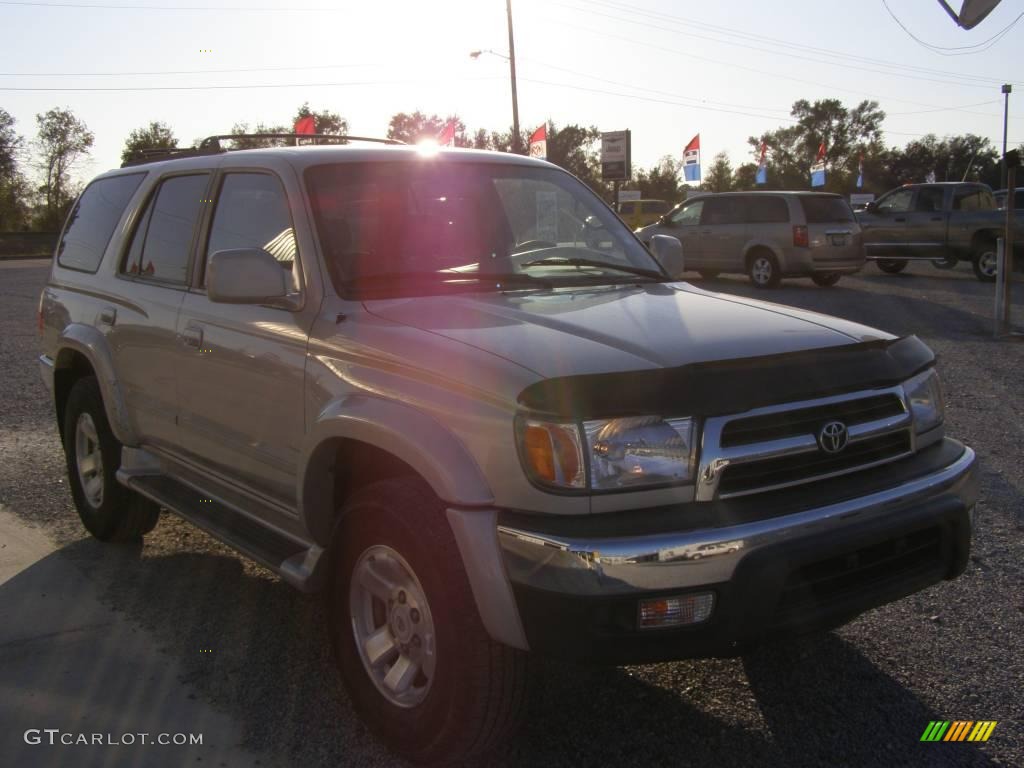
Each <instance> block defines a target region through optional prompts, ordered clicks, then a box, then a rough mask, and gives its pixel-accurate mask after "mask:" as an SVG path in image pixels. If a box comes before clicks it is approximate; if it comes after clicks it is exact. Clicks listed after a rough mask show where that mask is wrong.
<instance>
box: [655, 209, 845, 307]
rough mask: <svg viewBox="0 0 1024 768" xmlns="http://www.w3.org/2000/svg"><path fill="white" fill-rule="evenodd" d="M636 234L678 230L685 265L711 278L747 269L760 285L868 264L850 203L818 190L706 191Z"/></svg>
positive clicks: (822, 276) (834, 279)
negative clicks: (718, 192) (785, 278)
mask: <svg viewBox="0 0 1024 768" xmlns="http://www.w3.org/2000/svg"><path fill="white" fill-rule="evenodd" d="M636 235H637V237H639V238H640V239H641V241H643V242H644V243H649V242H650V241H651V238H652V237H654V236H655V235H672V236H674V237H678V238H679V239H680V240H681V241H682V243H683V253H684V255H685V258H686V268H687V269H688V270H696V271H698V272H700V274H701V275H702V276H703V277H706V278H712V277H716V276H718V275H719V274H721V273H723V272H738V273H741V274H747V275H749V277H750V281H751V282H752V283H753V284H754V285H755V286H757V287H758V288H774V287H775V286H777V285H778V284H779V281H780V280H781V279H782V278H783V277H810V278H811V279H812V280H813V281H814V282H815V283H817V284H818V285H821V286H831V285H835V284H836V283H838V282H839V278H840V277H841V276H842V275H844V274H849V273H851V272H856V271H857V270H859V269H861V268H862V267H863V266H864V246H863V243H862V241H861V232H860V227H859V226H858V225H857V220H856V218H855V217H854V215H853V211H852V209H851V208H850V205H849V203H847V202H846V200H844V199H843V198H842V197H840V196H839V195H832V194H823V193H819V192H725V193H721V194H708V195H702V196H700V197H698V198H695V199H691V200H687V201H685V202H683V203H681V204H680V205H678V206H676V208H674V209H673V210H672V211H670V212H669V213H668V214H666V215H665V216H664V217H663V218H662V219H661V220H660V221H659V222H657V223H656V224H651V225H650V226H647V227H643V228H642V229H639V230H637V232H636Z"/></svg>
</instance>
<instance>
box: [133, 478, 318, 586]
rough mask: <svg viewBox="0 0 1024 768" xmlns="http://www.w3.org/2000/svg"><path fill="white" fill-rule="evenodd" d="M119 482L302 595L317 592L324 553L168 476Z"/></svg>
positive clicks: (314, 546)
mask: <svg viewBox="0 0 1024 768" xmlns="http://www.w3.org/2000/svg"><path fill="white" fill-rule="evenodd" d="M117 479H118V480H119V481H120V482H121V483H123V484H124V485H126V486H127V487H129V488H131V489H132V490H133V491H136V492H137V493H140V494H142V495H143V496H145V497H146V498H149V499H152V500H153V501H155V502H156V503H157V504H159V505H160V506H161V507H164V508H166V509H168V510H170V511H171V512H174V513H175V514H176V515H178V516H180V517H182V518H184V519H185V520H188V521H189V522H190V523H193V524H195V525H197V526H198V527H200V528H202V529H203V530H204V531H206V532H207V533H209V534H210V535H211V536H213V537H214V538H215V539H219V540H220V541H223V542H224V543H225V544H227V545H228V546H230V547H232V548H233V549H236V550H238V551H239V552H241V553H242V554H243V555H245V556H247V557H250V558H252V559H253V560H255V561H256V562H258V563H260V564H261V565H264V566H266V567H267V568H269V569H270V570H272V571H274V572H275V573H277V574H278V575H279V576H280V577H281V578H282V579H284V581H286V582H288V583H289V584H291V585H292V586H293V587H295V588H297V589H299V590H300V591H302V592H314V591H316V590H317V589H318V587H319V586H320V585H319V578H317V574H318V570H319V569H317V564H318V563H319V561H320V559H321V555H322V554H323V549H322V548H320V547H318V546H316V545H315V544H314V545H310V544H308V543H305V542H301V541H298V540H297V539H293V538H292V537H290V536H287V535H285V534H283V533H281V532H279V531H277V530H274V529H272V528H268V527H267V526H265V525H261V524H260V523H259V522H258V521H256V520H254V519H253V518H251V517H249V516H248V515H246V514H244V513H242V512H240V511H239V510H237V509H235V508H234V507H232V506H229V505H228V504H226V503H224V502H223V501H222V500H220V499H216V498H213V497H210V496H207V495H205V494H203V493H201V492H200V491H197V490H195V489H194V488H192V487H191V486H189V485H186V484H185V483H182V482H179V481H178V480H175V479H174V478H172V477H168V476H167V475H163V474H139V473H136V472H133V471H131V470H128V471H124V470H122V471H119V472H118V477H117Z"/></svg>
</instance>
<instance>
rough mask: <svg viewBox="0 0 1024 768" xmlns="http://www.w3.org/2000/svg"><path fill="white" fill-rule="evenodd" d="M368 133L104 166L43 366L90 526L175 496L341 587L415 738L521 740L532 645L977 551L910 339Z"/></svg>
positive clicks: (746, 622)
mask: <svg viewBox="0 0 1024 768" xmlns="http://www.w3.org/2000/svg"><path fill="white" fill-rule="evenodd" d="M350 142H352V143H350V144H348V145H346V146H334V147H327V146H305V147H287V148H278V149H252V150H240V151H231V152H226V151H223V150H221V149H220V145H219V141H218V140H217V139H214V140H207V142H205V143H204V145H203V146H202V147H200V148H199V149H196V150H185V151H175V152H173V153H171V154H169V155H165V156H164V157H163V158H162V159H161V158H160V157H159V156H153V155H150V156H149V158H148V161H147V162H141V163H138V164H135V165H130V166H129V167H125V168H121V169H119V170H115V171H111V172H109V173H106V174H103V175H101V176H100V177H98V178H97V179H95V180H94V181H92V182H91V183H90V184H89V185H88V186H87V187H86V189H85V190H84V192H83V193H82V195H81V197H80V198H79V200H78V202H77V204H76V205H75V207H74V209H73V211H72V212H71V214H70V216H69V218H68V221H67V223H66V225H65V228H64V232H63V234H62V236H61V240H60V243H59V245H58V248H57V252H56V256H55V258H54V263H53V269H52V273H51V275H50V278H49V281H48V282H47V284H46V286H45V288H44V289H43V292H42V297H41V300H40V306H39V330H40V336H41V355H40V357H39V364H40V369H41V372H42V375H43V379H44V381H45V382H46V384H47V386H48V387H49V389H50V391H51V392H52V395H53V403H54V416H55V421H56V425H57V428H58V429H59V432H60V436H61V439H62V441H63V446H64V451H65V453H66V457H67V470H68V477H69V483H68V485H69V488H70V491H71V495H72V498H73V499H74V503H75V505H76V507H77V510H78V514H79V515H80V517H81V520H82V522H83V524H84V526H85V528H86V529H88V531H90V532H91V533H92V534H93V535H94V536H96V537H97V538H99V539H101V540H105V541H114V540H126V539H139V538H141V537H142V536H144V535H145V534H146V533H147V532H148V531H149V530H151V529H152V528H153V526H154V525H156V524H157V522H158V518H159V513H160V510H161V509H164V510H167V511H170V512H173V513H175V514H177V515H179V516H181V517H183V518H185V519H187V520H189V521H191V522H193V523H194V524H195V525H197V526H199V527H201V528H203V529H204V530H206V531H207V532H209V533H210V534H211V535H212V536H214V537H216V538H217V539H219V540H221V541H223V542H226V543H227V544H228V545H229V546H231V547H234V548H235V549H236V550H238V551H239V552H241V553H243V554H244V555H246V556H247V557H250V558H253V559H254V560H256V561H257V562H259V563H262V564H263V565H264V566H266V567H267V568H268V569H270V570H271V571H273V572H274V573H276V574H278V575H279V576H280V577H281V578H282V579H283V580H284V581H285V582H287V583H288V584H291V585H293V586H294V587H296V588H297V589H299V590H303V591H309V592H312V591H319V592H321V593H322V594H323V595H324V606H325V613H326V616H327V626H328V630H329V635H330V640H331V644H332V647H333V651H334V658H335V663H336V665H337V668H338V670H339V672H340V675H341V679H342V680H343V681H344V683H345V685H346V687H347V689H348V691H349V695H350V696H351V699H352V701H353V703H354V706H355V708H356V709H357V710H358V712H360V714H361V715H362V716H363V717H364V718H365V719H366V721H367V722H368V723H369V724H370V726H371V727H372V728H373V730H374V732H375V733H376V734H378V736H379V737H380V738H381V739H382V740H383V741H384V742H385V743H386V744H387V745H389V747H390V748H391V749H393V750H394V751H396V752H397V753H399V754H400V755H402V756H404V757H406V758H409V759H411V760H413V761H416V762H418V763H427V764H437V763H456V764H460V762H461V761H463V760H464V759H465V758H466V757H467V756H469V755H474V754H479V753H482V752H484V751H485V750H487V749H489V748H493V747H494V746H495V745H496V744H499V743H501V741H502V739H504V738H507V737H508V736H509V734H510V733H511V729H512V727H513V726H514V725H515V724H516V722H517V719H518V718H519V716H520V715H521V714H522V712H523V709H524V708H523V704H524V701H525V695H524V691H525V685H526V682H527V680H528V679H530V677H529V676H528V674H527V670H528V665H529V662H530V658H531V655H533V654H546V655H550V656H553V657H557V658H562V659H569V660H571V661H574V662H581V661H592V662H601V663H606V664H623V663H639V662H653V661H660V660H667V659H679V658H684V657H693V656H722V655H737V654H741V653H744V652H745V651H746V650H747V649H749V648H751V647H752V646H753V645H755V644H756V643H758V642H761V641H762V640H764V639H765V638H769V637H783V638H784V637H788V636H792V635H794V634H796V633H802V632H809V631H820V630H824V629H827V628H830V627H835V626H838V625H840V624H842V623H844V622H847V621H849V620H851V619H852V618H854V617H856V616H857V615H858V614H860V613H862V612H863V611H866V610H869V609H871V608H874V607H877V606H880V605H883V604H885V603H888V602H890V601H893V600H897V599H899V598H902V597H905V596H906V595H909V594H911V593H913V592H916V591H918V590H921V589H924V588H926V587H929V586H931V585H935V584H940V583H941V582H942V581H943V580H945V579H952V578H955V577H956V576H958V575H959V574H960V573H962V572H963V571H964V569H965V567H966V565H967V561H968V556H969V552H970V547H971V536H972V528H973V524H974V507H975V501H976V499H977V492H978V491H977V483H978V477H977V471H976V465H975V457H974V453H973V451H971V449H970V448H968V447H966V446H964V445H963V444H961V443H959V442H957V441H956V440H954V439H952V438H950V437H947V436H946V435H945V433H944V430H945V427H944V416H943V402H942V391H941V388H940V386H939V378H938V374H937V372H936V367H935V358H934V356H933V354H932V352H931V351H930V350H929V349H928V347H926V346H925V345H924V344H923V343H922V342H921V341H919V340H918V339H917V338H916V337H914V336H907V337H901V338H897V337H895V336H892V335H890V334H888V333H884V332H882V331H878V330H874V329H872V328H869V327H866V326H863V325H859V324H856V323H852V322H847V321H844V320H840V319H837V318H833V317H827V316H824V315H819V314H814V313H812V312H806V311H802V310H798V309H794V308H791V307H785V306H780V305H776V304H769V303H766V302H761V301H754V300H751V299H747V298H743V297H739V296H729V295H721V294H716V293H711V292H708V291H704V290H700V289H699V288H696V287H694V286H692V285H689V284H687V283H684V282H680V281H678V279H677V277H676V276H677V275H678V274H680V273H681V272H682V271H683V268H684V264H683V263H682V248H681V246H680V244H679V241H678V240H676V239H675V238H673V237H667V236H662V235H658V236H655V237H653V238H652V242H651V248H650V251H648V249H647V248H645V247H644V246H643V244H642V243H641V242H640V241H639V240H638V239H637V238H636V237H634V236H633V234H632V233H631V232H630V231H629V230H628V229H627V228H626V226H625V225H624V224H623V223H622V221H621V220H620V219H619V218H618V217H617V216H616V215H615V214H614V213H613V212H612V210H611V209H610V208H609V207H608V206H607V205H606V204H605V203H604V202H603V201H602V200H601V199H600V198H598V197H597V196H596V195H595V194H594V193H593V192H592V191H591V190H590V189H589V188H587V187H586V186H585V185H584V184H583V183H581V182H580V181H579V180H578V179H576V178H575V177H573V176H571V175H570V174H568V173H566V172H565V171H563V170H561V169H559V168H557V167H555V166H553V165H550V164H548V163H546V162H543V161H540V160H533V159H530V158H525V157H520V156H517V155H511V154H499V153H493V152H474V151H470V150H450V151H449V150H441V151H437V150H434V151H429V150H423V149H417V148H413V147H404V146H365V145H357V144H355V143H354V142H355V139H354V138H350ZM218 588H221V589H224V588H230V584H219V585H218ZM172 608H173V607H172V606H169V607H168V610H171V609H172ZM274 620H279V617H278V618H275V617H272V616H253V621H254V622H259V621H274ZM295 631H302V630H301V628H298V627H296V628H295ZM254 632H255V633H256V635H255V636H258V632H259V630H258V629H254ZM528 652H529V653H528ZM282 663H284V660H282ZM252 672H253V674H259V670H252ZM552 738H557V735H553V736H552Z"/></svg>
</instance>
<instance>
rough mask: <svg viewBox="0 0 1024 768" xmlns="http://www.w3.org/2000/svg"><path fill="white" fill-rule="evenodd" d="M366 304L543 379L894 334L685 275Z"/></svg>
mask: <svg viewBox="0 0 1024 768" xmlns="http://www.w3.org/2000/svg"><path fill="white" fill-rule="evenodd" d="M365 307H366V309H367V311H369V312H371V313H373V314H376V315H378V316H380V317H383V318H385V319H388V320H391V321H394V322H398V323H402V324H403V325H407V326H412V327H415V328H419V329H421V330H423V331H427V332H430V333H434V334H438V335H441V336H444V337H446V338H448V339H452V340H454V341H458V342H461V343H463V344H467V345H470V346H473V347H476V348H478V349H481V350H484V351H487V352H490V353H492V354H494V355H497V356H499V357H502V358H504V359H506V360H509V361H511V362H513V363H516V364H518V365H520V366H523V367H525V368H528V369H530V370H531V371H533V372H534V373H536V374H538V375H539V376H541V377H543V378H555V377H565V376H580V375H588V374H604V373H617V372H623V371H639V370H650V369H665V368H677V367H680V366H686V365H690V364H693V363H705V362H710V361H735V360H737V359H742V358H750V357H763V356H768V355H779V354H785V353H790V352H799V351H806V350H812V349H822V348H829V347H837V346H842V345H851V344H857V343H858V342H865V341H885V340H891V339H893V338H894V337H893V336H890V335H888V334H885V333H882V332H881V331H877V330H875V329H872V328H868V327H866V326H862V325H858V324H856V323H850V322H846V321H844V320H840V319H838V318H833V317H828V316H825V315H819V314H816V313H813V312H805V311H802V310H797V309H793V308H790V307H783V306H779V305H775V304H769V303H767V302H760V301H755V300H751V299H744V298H741V297H735V296H728V295H723V294H714V293H709V292H707V291H703V290H700V289H698V288H694V287H693V286H691V285H688V284H685V283H673V284H657V283H654V284H645V285H629V286H601V287H587V288H564V289H556V290H551V291H542V292H525V291H524V292H511V293H507V294H500V293H496V294H458V295H454V296H453V295H447V296H429V297H415V298H402V299H379V300H373V301H367V302H365Z"/></svg>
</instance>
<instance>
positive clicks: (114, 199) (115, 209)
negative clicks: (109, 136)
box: [57, 173, 146, 272]
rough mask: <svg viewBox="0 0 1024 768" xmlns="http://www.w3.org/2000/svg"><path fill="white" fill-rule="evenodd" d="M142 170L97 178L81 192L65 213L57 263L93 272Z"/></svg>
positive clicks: (130, 197) (141, 177)
mask: <svg viewBox="0 0 1024 768" xmlns="http://www.w3.org/2000/svg"><path fill="white" fill-rule="evenodd" d="M145 175H146V174H145V173H132V174H125V175H123V176H110V177H108V178H105V179H97V180H96V181H94V182H93V183H92V184H90V185H89V186H88V187H86V188H85V191H84V192H83V193H82V196H81V197H79V198H78V202H77V203H75V207H74V208H72V209H71V213H70V214H69V215H68V221H67V224H65V226H64V234H63V236H62V237H61V239H60V244H59V245H58V246H57V263H58V264H59V265H60V266H62V267H67V268H68V269H77V270H79V271H82V272H95V271H96V270H97V269H99V266H100V262H101V261H102V260H103V253H104V252H105V251H106V250H107V245H108V244H109V243H110V238H111V237H112V236H113V234H114V228H115V227H116V226H117V222H119V221H120V220H121V216H122V215H123V214H124V209H125V207H126V206H127V205H128V201H129V200H131V199H132V195H134V194H135V190H137V189H138V188H139V184H141V183H142V179H143V178H144V177H145Z"/></svg>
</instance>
